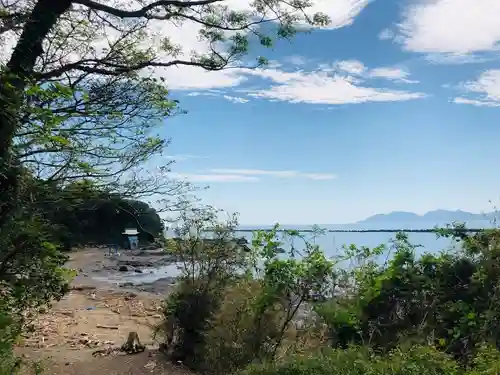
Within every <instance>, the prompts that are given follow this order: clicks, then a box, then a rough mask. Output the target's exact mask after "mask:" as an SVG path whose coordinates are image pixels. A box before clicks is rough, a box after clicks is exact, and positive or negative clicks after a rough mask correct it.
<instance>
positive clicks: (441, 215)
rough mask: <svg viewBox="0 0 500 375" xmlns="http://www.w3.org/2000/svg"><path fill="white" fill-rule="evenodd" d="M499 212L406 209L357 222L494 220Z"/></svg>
mask: <svg viewBox="0 0 500 375" xmlns="http://www.w3.org/2000/svg"><path fill="white" fill-rule="evenodd" d="M497 215H498V214H497V213H496V212H489V213H482V214H473V213H472V212H466V211H461V210H457V211H448V210H435V211H429V212H427V213H426V214H424V215H418V214H416V213H413V212H406V211H393V212H390V213H388V214H377V215H373V216H370V217H368V218H366V219H365V220H362V221H358V222H357V224H378V223H380V224H382V223H394V222H397V223H398V222H399V223H401V222H402V223H424V222H425V223H429V222H434V223H443V222H446V223H452V222H454V221H457V222H469V221H473V220H492V219H494V218H495V217H496V216H497Z"/></svg>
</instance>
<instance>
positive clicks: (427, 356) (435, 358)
mask: <svg viewBox="0 0 500 375" xmlns="http://www.w3.org/2000/svg"><path fill="white" fill-rule="evenodd" d="M459 373H460V369H459V367H458V366H457V364H456V363H455V361H454V360H453V359H452V358H450V357H448V356H447V355H446V354H443V353H441V352H439V351H437V350H435V349H433V348H430V347H420V346H415V347H411V348H408V350H394V351H391V352H390V353H389V354H388V355H386V356H379V355H376V354H374V353H373V352H372V351H371V350H369V349H366V348H362V347H351V348H349V349H346V350H342V349H336V350H331V351H330V352H328V353H325V354H324V355H316V356H301V357H296V358H289V359H288V360H286V361H283V362H281V363H268V364H264V365H254V366H251V367H248V368H247V369H245V370H244V371H242V372H241V373H240V375H423V374H425V375H458V374H459Z"/></svg>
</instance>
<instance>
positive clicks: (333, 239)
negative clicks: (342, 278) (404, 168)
mask: <svg viewBox="0 0 500 375" xmlns="http://www.w3.org/2000/svg"><path fill="white" fill-rule="evenodd" d="M447 224H449V223H436V222H418V223H417V222H413V223H401V222H398V223H396V222H386V223H384V224H380V223H377V224H372V223H370V224H343V225H332V224H328V225H318V226H317V227H319V228H321V229H325V230H375V229H376V230H381V229H387V230H397V229H402V230H404V229H432V228H435V227H440V228H444V227H446V225H447ZM466 227H467V228H473V229H481V228H485V229H486V228H493V227H496V225H495V224H493V223H491V222H490V221H487V220H474V221H470V222H467V223H466ZM271 228H272V226H269V225H267V226H266V225H262V226H252V227H247V226H242V227H240V229H242V230H244V231H236V232H235V236H236V237H244V238H246V239H247V240H248V242H249V243H251V241H252V237H253V234H252V232H248V230H250V229H263V230H269V229H271ZM280 228H281V229H295V230H298V231H299V232H300V231H304V232H301V234H302V235H303V236H304V237H305V238H307V239H308V241H310V242H312V243H315V244H316V245H318V246H319V247H320V248H321V250H322V251H323V252H324V253H325V256H326V257H327V258H336V257H338V256H339V255H341V254H342V253H343V252H342V251H343V250H342V247H343V246H344V245H345V246H349V245H351V244H354V245H356V246H358V247H361V246H367V247H370V248H373V247H376V246H379V245H382V244H385V245H386V246H387V252H386V253H385V254H382V255H381V256H380V258H379V259H380V260H383V259H387V257H388V256H390V251H391V247H390V242H391V240H392V239H394V237H395V235H396V233H394V232H392V233H387V232H340V233H339V232H326V233H325V234H323V235H318V236H315V235H313V233H309V232H307V231H308V230H311V229H312V228H313V226H310V225H309V226H308V225H283V226H280ZM166 235H167V237H169V236H172V237H173V236H174V233H173V232H171V231H168V232H166ZM408 238H409V241H410V243H411V244H413V245H417V246H418V247H417V248H416V250H415V251H416V255H417V257H418V256H419V255H422V254H424V253H431V254H432V253H433V254H437V253H439V252H440V251H443V250H451V249H458V248H460V247H461V244H460V243H457V242H456V241H453V240H452V239H449V238H442V237H441V238H439V237H438V236H437V235H436V234H435V233H408ZM292 245H293V246H294V248H295V249H297V250H300V245H301V244H300V241H297V240H294V241H293V244H292V243H290V242H289V241H284V243H283V246H282V248H283V249H284V250H285V251H286V250H290V249H291V246H292ZM337 266H339V267H349V265H348V264H346V263H339V264H337ZM146 271H147V272H144V273H143V274H137V273H134V272H130V273H118V274H116V275H114V276H110V277H107V278H106V280H107V281H110V282H113V283H115V282H116V283H121V282H129V283H130V282H131V283H134V284H142V283H151V282H155V281H156V280H159V279H165V278H175V277H177V276H179V275H180V270H179V269H178V267H177V265H175V264H171V265H167V266H162V267H159V268H155V269H150V270H149V269H148V270H146Z"/></svg>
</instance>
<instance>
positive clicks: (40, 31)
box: [0, 0, 72, 222]
mask: <svg viewBox="0 0 500 375" xmlns="http://www.w3.org/2000/svg"><path fill="white" fill-rule="evenodd" d="M71 2H72V0H39V1H38V2H37V3H36V5H35V7H34V8H33V10H32V12H31V15H30V17H29V19H28V21H27V22H26V24H25V25H24V28H23V32H22V34H21V37H20V39H19V41H18V43H17V45H16V47H15V49H14V52H13V53H12V56H11V57H10V60H9V62H8V63H7V66H6V68H5V70H4V71H3V72H2V73H1V76H0V203H2V204H1V206H0V222H1V221H3V220H2V219H4V218H5V216H6V215H7V216H10V211H11V209H12V208H13V204H15V202H13V201H14V200H15V199H14V198H15V194H14V196H12V195H11V193H12V192H15V191H16V190H17V184H18V177H17V174H18V173H19V166H18V165H17V163H15V161H14V160H13V155H11V147H12V141H13V138H14V135H15V132H16V129H17V127H18V123H19V115H20V113H19V111H20V108H21V103H22V96H23V91H24V89H25V88H26V85H27V84H28V81H29V80H30V79H31V78H32V76H33V69H34V67H35V62H36V60H37V58H38V57H39V56H40V55H41V54H42V52H43V49H42V48H43V41H44V40H45V38H46V37H47V34H48V33H49V31H50V30H51V29H52V27H53V26H54V25H55V24H56V22H57V20H58V18H59V17H60V16H61V15H62V14H63V13H64V12H66V11H67V10H68V9H69V7H70V6H71ZM14 164H16V165H14Z"/></svg>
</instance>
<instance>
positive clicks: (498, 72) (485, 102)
mask: <svg viewBox="0 0 500 375" xmlns="http://www.w3.org/2000/svg"><path fill="white" fill-rule="evenodd" d="M460 87H461V88H462V89H463V90H464V91H466V92H468V93H469V94H476V96H475V97H473V98H467V97H458V98H455V99H454V100H453V102H454V103H457V104H471V105H475V106H486V107H499V106H500V69H492V70H487V71H485V72H483V73H482V74H481V75H480V76H479V78H478V79H477V80H475V81H469V82H464V83H462V84H461V85H460Z"/></svg>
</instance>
